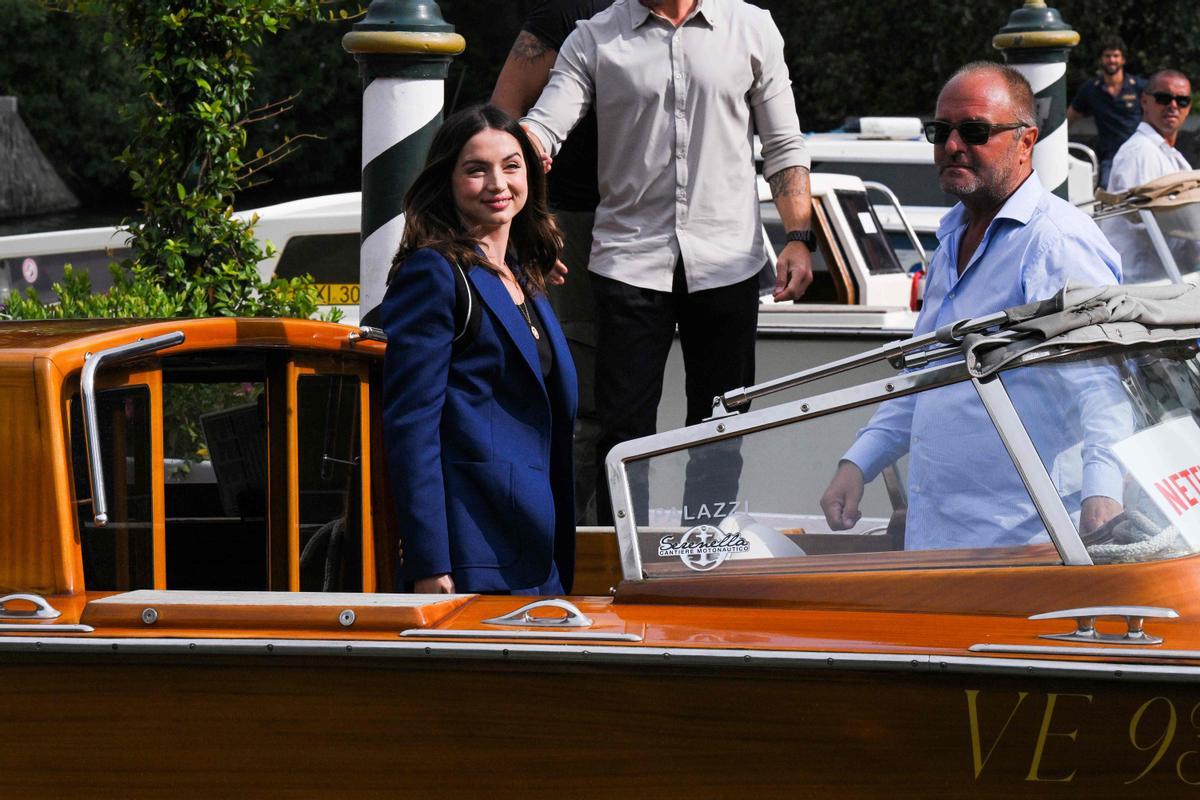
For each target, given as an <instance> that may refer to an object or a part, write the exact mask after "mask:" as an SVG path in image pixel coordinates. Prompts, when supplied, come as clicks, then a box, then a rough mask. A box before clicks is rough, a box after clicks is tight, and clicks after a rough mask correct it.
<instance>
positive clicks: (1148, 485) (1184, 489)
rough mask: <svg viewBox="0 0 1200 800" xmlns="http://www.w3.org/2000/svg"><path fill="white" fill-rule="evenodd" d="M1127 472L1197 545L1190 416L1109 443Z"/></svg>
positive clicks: (1196, 458)
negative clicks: (1114, 442)
mask: <svg viewBox="0 0 1200 800" xmlns="http://www.w3.org/2000/svg"><path fill="white" fill-rule="evenodd" d="M1112 449H1113V452H1114V453H1116V454H1117V457H1118V458H1119V459H1121V463H1122V464H1124V465H1125V467H1126V469H1128V470H1129V474H1130V475H1131V476H1133V479H1134V480H1136V481H1137V482H1138V485H1140V486H1141V487H1142V489H1143V490H1144V491H1145V492H1146V494H1147V495H1149V496H1150V498H1151V499H1152V500H1153V501H1154V504H1155V505H1156V506H1158V508H1159V510H1160V511H1162V513H1163V514H1164V515H1165V516H1166V518H1167V519H1168V520H1169V521H1170V522H1171V523H1172V524H1174V525H1175V527H1176V528H1178V529H1179V532H1180V533H1181V534H1183V537H1184V538H1185V539H1186V540H1187V541H1188V544H1190V545H1191V546H1192V547H1193V548H1200V427H1198V426H1197V425H1196V423H1195V421H1194V420H1193V419H1192V418H1191V417H1190V416H1187V417H1179V418H1177V419H1172V420H1168V421H1167V422H1161V423H1159V424H1158V425H1155V426H1154V427H1152V428H1147V429H1146V430H1144V431H1141V432H1140V433H1135V434H1134V435H1133V436H1130V437H1128V438H1126V439H1124V440H1123V441H1120V442H1118V443H1117V444H1115V445H1113V448H1112Z"/></svg>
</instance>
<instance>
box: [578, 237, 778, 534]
mask: <svg viewBox="0 0 1200 800" xmlns="http://www.w3.org/2000/svg"><path fill="white" fill-rule="evenodd" d="M590 277H591V279H592V292H593V295H594V296H595V300H596V320H597V326H598V330H597V337H598V338H597V348H596V412H597V416H598V418H599V421H600V437H599V440H598V442H597V446H596V459H597V475H599V476H606V474H607V473H606V472H605V470H604V459H605V458H606V457H607V456H608V451H609V450H611V449H612V448H613V447H614V446H616V445H617V444H620V443H621V442H624V441H628V440H629V439H636V438H638V437H640V436H649V435H650V434H653V433H655V423H656V421H657V416H658V402H659V400H660V398H661V397H662V387H663V372H664V370H665V368H666V363H667V356H668V354H669V353H670V350H671V343H672V342H673V341H674V337H675V329H676V326H678V328H679V343H680V346H681V349H682V350H683V365H684V371H685V376H686V377H685V391H686V394H687V418H686V419H685V420H684V423H685V424H687V425H694V424H696V423H698V422H701V421H702V420H704V419H705V418H706V417H709V416H711V415H712V401H713V398H714V397H715V396H717V395H719V394H722V393H723V392H727V391H729V390H730V389H736V388H738V387H741V386H749V385H751V384H753V383H754V339H755V332H756V330H757V327H758V277H757V276H751V277H750V278H747V279H746V280H744V281H740V282H739V283H736V284H733V285H731V286H722V287H719V288H716V289H704V290H701V291H697V292H688V290H687V283H686V281H685V279H684V272H683V260H682V259H680V260H679V261H678V262H677V263H676V265H675V275H674V280H673V282H672V289H671V291H670V292H659V291H654V290H652V289H642V288H639V287H636V286H631V285H629V284H627V283H622V282H621V281H617V280H613V279H611V278H606V277H604V276H601V275H596V274H592V275H591V276H590ZM638 472H639V474H637V475H635V474H634V473H635V470H633V469H631V470H630V484H631V485H630V489H631V493H632V494H633V501H634V513H635V515H636V517H637V521H638V522H639V524H643V525H644V524H646V521H647V520H646V518H645V514H646V511H647V507H648V501H649V496H648V480H647V479H648V475H646V474H642V473H644V472H645V468H644V466H643V468H642V470H640V471H638ZM740 473H741V456H740V454H739V452H738V447H737V442H736V441H734V442H732V443H731V447H730V446H726V447H719V446H718V447H714V446H712V445H709V446H707V447H704V448H698V449H697V450H694V451H693V452H692V454H691V458H690V460H689V462H688V467H687V491H686V492H685V496H684V497H683V498H681V499H682V502H683V506H684V507H685V510H684V523H685V524H687V523H688V521H689V519H688V518H689V517H691V518H692V519H696V518H697V515H698V511H699V509H700V506H701V504H707V503H715V502H729V501H732V500H734V499H735V496H736V494H737V481H738V476H739V475H740ZM596 500H597V502H596V511H597V517H598V518H599V522H600V524H601V525H611V524H612V503H611V500H610V498H609V491H608V481H607V480H604V479H602V480H600V481H599V482H598V485H597V497H596Z"/></svg>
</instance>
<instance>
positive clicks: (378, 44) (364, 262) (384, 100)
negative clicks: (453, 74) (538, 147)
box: [342, 0, 466, 319]
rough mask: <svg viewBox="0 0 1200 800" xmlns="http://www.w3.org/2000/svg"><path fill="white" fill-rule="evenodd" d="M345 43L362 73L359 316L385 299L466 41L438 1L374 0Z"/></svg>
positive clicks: (343, 43)
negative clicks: (408, 199) (414, 190)
mask: <svg viewBox="0 0 1200 800" xmlns="http://www.w3.org/2000/svg"><path fill="white" fill-rule="evenodd" d="M342 46H343V47H344V48H345V49H346V50H347V52H350V53H352V54H353V55H354V58H355V60H357V61H358V64H359V72H360V73H361V74H362V78H363V134H362V232H361V234H362V245H361V249H360V251H359V284H358V285H359V295H358V298H359V299H358V309H359V318H360V319H361V318H362V317H363V316H365V315H366V314H367V312H369V311H371V310H372V309H374V308H375V307H376V306H378V305H379V304H380V302H382V301H383V296H384V292H385V289H386V287H385V285H384V280H385V279H386V278H387V272H388V269H389V268H390V267H391V265H392V256H393V255H395V253H396V248H397V247H398V246H399V245H400V237H401V235H402V234H403V232H404V193H405V192H407V191H408V188H409V187H410V186H411V185H412V182H413V180H414V179H415V178H416V176H417V173H418V172H420V170H421V167H422V166H423V165H424V163H425V155H426V154H427V153H428V152H429V144H430V142H431V141H432V139H433V135H434V133H436V132H437V129H438V126H439V125H441V122H442V107H443V106H444V105H445V85H446V72H447V70H448V69H449V66H450V60H451V58H453V57H454V56H456V55H458V54H459V53H461V52H462V51H463V50H464V49H465V48H466V40H464V39H463V37H462V36H460V35H458V34H457V33H455V32H454V26H453V25H450V24H448V23H447V22H446V21H445V20H443V19H442V12H441V9H439V8H438V5H437V3H436V2H434V0H373V1H372V3H371V5H370V7H369V8H368V9H367V14H366V16H365V17H364V18H363V20H362V21H361V22H359V23H357V24H356V25H355V26H354V28H353V30H351V31H350V33H347V34H346V35H345V36H344V37H343V38H342Z"/></svg>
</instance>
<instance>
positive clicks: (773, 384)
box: [710, 311, 1007, 419]
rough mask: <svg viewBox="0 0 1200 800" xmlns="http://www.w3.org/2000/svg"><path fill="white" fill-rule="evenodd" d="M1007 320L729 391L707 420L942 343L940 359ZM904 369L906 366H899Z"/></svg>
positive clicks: (970, 322)
mask: <svg viewBox="0 0 1200 800" xmlns="http://www.w3.org/2000/svg"><path fill="white" fill-rule="evenodd" d="M1006 319H1007V314H1006V312H1004V311H998V312H996V313H995V314H988V315H986V316H983V317H976V318H975V319H964V320H959V321H958V322H953V323H950V324H948V325H943V326H942V327H940V328H938V329H937V330H935V331H931V332H929V333H925V334H922V335H920V336H914V337H912V338H911V339H903V340H901V341H898V342H888V343H887V344H885V345H882V346H881V347H876V348H874V349H872V350H867V351H866V352H863V353H859V354H857V355H852V356H846V357H845V358H840V359H838V360H837V361H831V362H829V363H828V364H821V365H820V366H816V367H810V368H809V369H805V370H800V371H799V372H794V373H792V374H791V375H784V376H783V377H782V378H775V379H773V380H769V381H764V382H762V383H756V384H754V385H753V386H748V387H742V388H739V389H730V390H729V391H728V392H726V393H725V394H723V395H718V396H717V397H715V398H713V415H712V417H710V419H716V418H718V417H723V416H729V415H730V414H732V413H734V412H735V410H736V409H738V408H741V407H743V406H746V405H748V404H749V403H750V402H751V401H753V400H757V399H758V398H760V397H763V396H765V395H768V394H774V393H775V392H782V391H784V390H786V389H792V388H794V387H796V386H801V385H803V384H805V383H811V382H813V381H816V380H820V379H821V378H828V377H831V376H833V375H839V374H841V373H843V372H849V371H850V370H852V369H857V368H858V367H863V366H866V365H868V364H874V363H875V362H877V361H885V360H887V361H894V360H895V359H899V358H901V357H903V356H905V355H907V354H908V353H911V352H914V351H916V350H923V349H925V348H927V347H929V346H931V345H935V344H939V343H940V344H944V345H951V346H952V347H950V348H947V352H946V353H945V354H944V356H943V357H946V356H949V355H952V354H953V352H954V351H957V350H958V348H959V346H961V344H962V338H963V337H964V336H965V335H966V334H968V333H975V332H978V331H983V330H986V329H988V328H991V327H993V326H995V325H999V324H1000V323H1002V322H1004V321H1005V320H1006ZM902 366H907V365H902Z"/></svg>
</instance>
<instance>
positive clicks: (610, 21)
mask: <svg viewBox="0 0 1200 800" xmlns="http://www.w3.org/2000/svg"><path fill="white" fill-rule="evenodd" d="M589 108H594V109H595V111H596V119H597V126H598V132H599V147H598V177H599V184H600V205H599V207H598V208H597V210H596V222H595V227H594V228H593V231H592V238H593V242H592V252H591V258H590V261H589V266H588V269H589V271H590V272H591V274H592V288H593V292H594V294H595V300H596V309H597V321H598V324H599V331H598V334H599V340H598V348H597V356H596V358H597V363H596V405H597V412H598V415H599V417H600V425H601V435H600V440H599V443H598V446H597V451H598V452H597V457H598V462H599V464H600V465H601V474H604V473H603V467H602V465H603V461H604V458H605V456H606V455H607V453H608V451H609V449H611V448H612V447H613V446H614V445H616V444H618V443H619V442H622V441H625V440H628V439H632V438H636V437H639V436H646V435H649V434H652V433H654V431H655V420H656V415H657V407H658V401H659V398H660V396H661V394H662V378H663V370H664V367H665V364H666V358H667V355H668V353H669V351H670V346H671V342H672V340H673V338H674V334H675V329H676V326H678V329H679V338H680V344H681V347H682V350H683V357H684V368H685V370H686V373H687V378H686V389H687V419H686V422H687V424H694V423H696V422H699V421H701V420H702V419H704V418H705V417H707V416H708V415H709V414H710V413H711V408H712V400H713V398H714V397H715V396H716V395H718V394H721V393H722V392H725V391H727V390H729V389H733V388H737V387H739V386H745V385H750V384H752V383H753V382H754V337H755V330H756V326H757V306H758V292H757V280H756V275H757V273H758V271H759V269H760V268H761V267H762V265H763V263H764V262H765V260H766V251H765V243H764V241H763V235H762V225H761V222H760V218H759V212H758V194H757V187H756V177H755V171H754V159H753V152H752V141H753V139H752V135H753V133H754V132H757V134H758V135H759V138H760V139H761V141H762V150H763V159H764V166H763V174H764V175H765V176H766V178H767V180H768V182H769V183H770V185H771V191H772V196H773V197H774V199H775V203H776V206H777V207H778V209H779V213H780V217H781V218H782V219H783V222H784V225H785V228H786V229H787V231H788V233H789V241H788V243H787V245H786V247H785V248H784V250H783V252H782V253H781V254H780V256H779V260H778V274H777V280H776V287H775V293H774V296H775V299H776V300H777V301H787V300H795V299H798V298H799V297H800V296H801V295H803V293H804V290H805V289H806V288H807V287H808V284H809V283H810V282H811V281H812V269H811V260H810V254H811V248H812V247H813V246H814V245H815V242H814V240H813V239H812V232H811V231H810V229H809V224H810V223H809V215H810V213H811V200H810V197H809V189H808V166H809V158H808V153H807V151H806V149H805V146H804V139H803V136H802V135H801V133H800V125H799V120H798V119H797V116H796V107H795V101H794V99H793V97H792V91H791V81H790V79H789V77H788V72H787V66H786V64H785V62H784V59H783V39H782V37H781V36H780V34H779V30H778V28H776V27H775V24H774V22H773V21H772V20H771V17H770V15H769V14H768V13H767V12H766V11H764V10H762V9H760V8H757V7H754V6H751V5H748V4H747V3H745V2H743V0H617V2H615V3H614V4H613V5H612V6H611V7H610V8H608V9H607V10H605V11H603V12H601V13H599V14H597V15H596V16H594V17H592V18H591V19H589V20H583V21H580V22H579V23H578V26H577V27H576V30H575V32H574V33H572V34H571V35H570V36H569V37H568V38H567V39H566V41H565V42H564V43H563V46H562V49H561V50H560V51H559V54H558V59H557V61H556V62H555V66H554V69H553V70H552V71H551V75H550V82H549V84H548V85H547V86H546V88H545V90H544V91H543V92H542V94H541V97H540V98H539V99H538V101H537V103H536V104H535V106H534V107H533V108H532V109H530V111H529V114H528V116H526V117H525V118H523V119H522V124H524V125H525V127H526V129H527V130H528V131H529V132H530V133H531V134H532V136H533V138H534V140H535V142H536V143H537V144H539V145H540V146H541V147H542V149H543V150H544V151H545V152H546V153H548V154H549V155H550V156H553V155H554V154H556V153H557V152H558V148H559V146H560V145H561V143H562V141H563V140H564V139H565V138H566V136H567V134H568V133H570V131H571V129H572V128H573V127H574V126H575V124H576V123H577V122H578V121H579V120H580V119H581V118H582V117H583V116H584V114H585V113H586V112H587V110H588V109H589ZM740 465H741V459H740V456H738V455H737V453H736V452H731V453H728V454H725V456H724V463H722V464H721V465H720V466H719V467H716V466H715V465H711V464H709V465H705V464H700V463H691V464H689V467H688V474H689V478H690V477H692V476H699V475H705V474H710V473H712V472H713V470H714V469H716V470H718V471H720V472H722V473H723V474H724V475H725V476H726V477H725V478H723V479H722V478H715V479H714V480H712V481H707V482H700V481H694V480H690V479H689V481H688V486H689V488H691V487H697V486H702V485H704V484H707V485H708V486H709V487H711V488H708V489H703V490H702V496H695V495H693V496H692V497H690V498H685V502H684V505H685V506H688V507H690V508H700V507H701V506H702V505H704V504H705V503H706V502H707V503H714V502H727V501H729V500H732V499H734V497H733V495H735V494H736V492H737V480H736V478H737V473H738V472H740ZM604 484H605V482H604V481H600V487H599V488H600V491H601V492H602V496H600V497H598V502H597V510H598V511H599V512H600V514H601V521H602V522H604V521H607V520H609V519H611V517H610V515H609V512H610V508H609V503H608V498H607V491H606V487H605V485H604ZM718 494H720V495H721V496H717V495H718ZM689 500H690V502H689ZM644 502H645V501H644V498H636V497H635V498H634V505H635V507H638V506H641V507H642V508H645V506H644V504H643V503H644ZM688 521H689V520H686V519H685V520H684V522H685V524H686V523H687V522H688Z"/></svg>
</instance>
